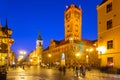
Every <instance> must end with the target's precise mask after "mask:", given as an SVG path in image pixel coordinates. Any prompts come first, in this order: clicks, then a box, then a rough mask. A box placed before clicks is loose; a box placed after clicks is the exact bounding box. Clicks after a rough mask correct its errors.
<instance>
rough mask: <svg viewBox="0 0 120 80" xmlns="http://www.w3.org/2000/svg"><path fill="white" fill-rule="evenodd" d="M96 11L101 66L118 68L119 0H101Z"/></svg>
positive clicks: (119, 40) (119, 56)
mask: <svg viewBox="0 0 120 80" xmlns="http://www.w3.org/2000/svg"><path fill="white" fill-rule="evenodd" d="M97 11H98V51H99V59H101V66H113V67H115V68H120V63H119V62H120V59H119V58H120V46H119V45H120V0H103V2H102V3H101V4H100V5H98V6H97Z"/></svg>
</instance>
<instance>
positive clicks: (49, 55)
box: [48, 54, 52, 68]
mask: <svg viewBox="0 0 120 80" xmlns="http://www.w3.org/2000/svg"><path fill="white" fill-rule="evenodd" d="M51 56H52V55H51V54H48V57H49V65H50V66H49V67H50V68H51Z"/></svg>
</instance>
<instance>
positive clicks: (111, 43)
mask: <svg viewBox="0 0 120 80" xmlns="http://www.w3.org/2000/svg"><path fill="white" fill-rule="evenodd" d="M112 48H113V40H110V41H107V49H112Z"/></svg>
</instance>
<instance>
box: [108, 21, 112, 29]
mask: <svg viewBox="0 0 120 80" xmlns="http://www.w3.org/2000/svg"><path fill="white" fill-rule="evenodd" d="M110 28H112V19H111V20H109V21H107V30H108V29H110Z"/></svg>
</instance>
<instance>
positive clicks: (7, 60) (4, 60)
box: [0, 21, 14, 65]
mask: <svg viewBox="0 0 120 80" xmlns="http://www.w3.org/2000/svg"><path fill="white" fill-rule="evenodd" d="M11 35H12V30H11V29H9V28H8V23H7V21H6V25H5V27H2V25H1V24H0V65H11V63H12V60H11V59H12V58H13V57H12V51H11V45H12V44H13V42H14V40H13V39H12V38H11Z"/></svg>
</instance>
